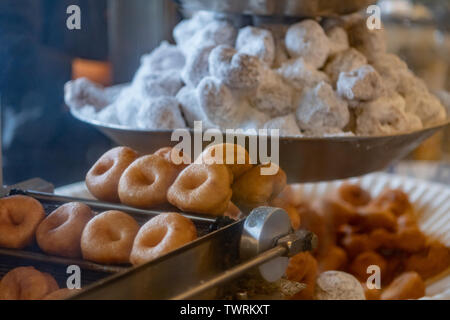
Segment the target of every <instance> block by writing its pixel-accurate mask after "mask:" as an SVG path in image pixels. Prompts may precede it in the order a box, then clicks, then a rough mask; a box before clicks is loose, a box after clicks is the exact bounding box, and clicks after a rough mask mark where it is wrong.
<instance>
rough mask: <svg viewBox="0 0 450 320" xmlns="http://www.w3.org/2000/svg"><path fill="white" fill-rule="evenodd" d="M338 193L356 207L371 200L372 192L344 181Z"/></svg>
mask: <svg viewBox="0 0 450 320" xmlns="http://www.w3.org/2000/svg"><path fill="white" fill-rule="evenodd" d="M337 194H338V196H339V197H340V198H341V199H342V200H343V201H345V202H347V203H349V204H351V205H352V206H355V207H361V206H365V205H367V204H368V203H369V202H370V200H371V196H370V193H368V192H367V191H366V190H364V189H363V188H361V186H360V185H357V184H350V183H344V184H342V185H341V186H340V187H339V189H338V190H337Z"/></svg>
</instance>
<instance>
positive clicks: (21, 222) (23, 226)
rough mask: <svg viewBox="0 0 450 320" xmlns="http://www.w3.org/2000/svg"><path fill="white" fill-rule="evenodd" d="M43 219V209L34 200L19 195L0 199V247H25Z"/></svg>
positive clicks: (31, 239) (32, 238)
mask: <svg viewBox="0 0 450 320" xmlns="http://www.w3.org/2000/svg"><path fill="white" fill-rule="evenodd" d="M44 218H45V212H44V208H43V207H42V205H41V203H40V202H39V201H37V200H36V199H33V198H31V197H27V196H20V195H18V196H11V197H7V198H3V199H0V247H4V248H11V249H22V248H24V247H26V246H27V245H29V244H30V243H31V242H32V241H33V240H34V234H35V231H36V228H37V226H38V225H39V223H40V222H41V221H42V219H44Z"/></svg>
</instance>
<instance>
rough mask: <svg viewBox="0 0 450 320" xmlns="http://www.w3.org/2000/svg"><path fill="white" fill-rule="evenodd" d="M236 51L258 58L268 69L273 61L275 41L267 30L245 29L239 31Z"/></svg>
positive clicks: (249, 27)
mask: <svg viewBox="0 0 450 320" xmlns="http://www.w3.org/2000/svg"><path fill="white" fill-rule="evenodd" d="M236 50H237V51H239V52H241V53H246V54H249V55H252V56H256V57H258V58H259V59H260V60H261V61H262V62H263V63H264V64H266V65H267V66H268V67H270V66H271V65H272V64H273V62H274V59H275V41H274V39H273V36H272V33H271V32H270V31H269V30H265V29H261V28H255V27H251V26H248V27H245V28H242V29H240V30H239V33H238V36H237V39H236Z"/></svg>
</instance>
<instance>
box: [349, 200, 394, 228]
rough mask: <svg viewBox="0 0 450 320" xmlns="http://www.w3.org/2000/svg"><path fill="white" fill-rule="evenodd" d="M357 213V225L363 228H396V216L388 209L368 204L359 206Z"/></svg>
mask: <svg viewBox="0 0 450 320" xmlns="http://www.w3.org/2000/svg"><path fill="white" fill-rule="evenodd" d="M358 215H359V221H358V225H359V226H360V227H361V228H362V229H364V230H368V231H370V230H374V229H378V228H382V229H386V230H388V231H396V230H397V217H396V216H395V215H394V214H393V213H392V212H391V211H390V210H385V209H383V208H381V207H379V206H377V205H373V204H369V205H368V206H365V207H361V208H359V209H358Z"/></svg>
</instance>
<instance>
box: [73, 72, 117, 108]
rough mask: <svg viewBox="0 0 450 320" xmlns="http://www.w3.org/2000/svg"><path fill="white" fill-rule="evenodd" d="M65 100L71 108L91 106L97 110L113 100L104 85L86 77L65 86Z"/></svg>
mask: <svg viewBox="0 0 450 320" xmlns="http://www.w3.org/2000/svg"><path fill="white" fill-rule="evenodd" d="M64 100H65V102H66V104H67V105H68V106H69V107H70V108H74V109H80V108H82V107H85V106H91V107H93V108H94V109H95V110H99V109H102V108H104V107H106V106H107V105H108V104H110V103H111V102H112V101H111V98H110V97H109V96H108V95H107V93H106V92H105V90H104V89H103V87H101V86H99V85H97V84H95V83H93V82H92V81H90V80H88V79H86V78H79V79H76V80H72V81H69V82H67V83H66V84H65V86H64Z"/></svg>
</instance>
